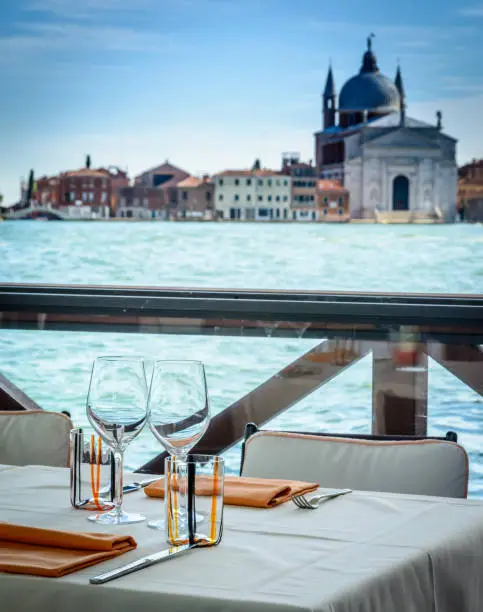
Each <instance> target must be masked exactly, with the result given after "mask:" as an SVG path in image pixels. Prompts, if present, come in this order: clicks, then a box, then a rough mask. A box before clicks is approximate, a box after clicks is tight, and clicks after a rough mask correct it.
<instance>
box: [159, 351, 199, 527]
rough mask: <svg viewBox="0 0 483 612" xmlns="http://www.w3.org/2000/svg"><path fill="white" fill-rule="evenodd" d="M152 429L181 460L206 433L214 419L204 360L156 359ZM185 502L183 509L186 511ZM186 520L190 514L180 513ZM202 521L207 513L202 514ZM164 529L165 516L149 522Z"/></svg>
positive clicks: (180, 517) (182, 519) (182, 518)
mask: <svg viewBox="0 0 483 612" xmlns="http://www.w3.org/2000/svg"><path fill="white" fill-rule="evenodd" d="M148 412H149V418H148V423H149V427H150V429H151V431H152V432H153V434H154V436H155V437H156V439H157V440H159V442H161V444H162V445H163V446H164V448H165V449H166V450H167V451H168V453H169V454H170V455H171V456H174V457H176V459H177V461H178V463H179V462H186V460H187V457H188V453H189V452H190V450H191V449H192V448H193V446H194V445H195V444H196V443H197V442H198V441H199V440H200V438H201V437H202V436H203V434H204V433H205V431H206V429H207V427H208V424H209V421H210V408H209V402H208V389H207V385H206V375H205V368H204V366H203V364H202V363H201V362H200V361H164V360H156V361H155V362H154V366H153V374H152V377H151V385H150V387H149V396H148ZM182 508H183V504H180V512H181V513H182V514H183V510H182ZM178 518H179V520H180V521H181V522H182V521H184V520H186V516H183V515H181V516H179V517H178ZM199 520H200V521H202V520H203V517H202V516H200V517H199ZM148 525H149V526H150V527H153V528H154V529H164V527H165V523H164V520H159V521H152V522H150V523H148Z"/></svg>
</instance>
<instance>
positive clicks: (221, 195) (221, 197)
mask: <svg viewBox="0 0 483 612" xmlns="http://www.w3.org/2000/svg"><path fill="white" fill-rule="evenodd" d="M218 199H219V200H220V202H221V201H222V200H223V194H222V193H220V195H219V196H218Z"/></svg>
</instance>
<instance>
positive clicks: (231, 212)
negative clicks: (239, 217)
mask: <svg viewBox="0 0 483 612" xmlns="http://www.w3.org/2000/svg"><path fill="white" fill-rule="evenodd" d="M236 212H237V211H236V208H230V219H236Z"/></svg>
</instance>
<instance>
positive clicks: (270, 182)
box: [267, 179, 272, 187]
mask: <svg viewBox="0 0 483 612" xmlns="http://www.w3.org/2000/svg"><path fill="white" fill-rule="evenodd" d="M267 185H268V186H269V187H271V186H272V179H268V181H267Z"/></svg>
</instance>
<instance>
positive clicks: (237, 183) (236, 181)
mask: <svg viewBox="0 0 483 612" xmlns="http://www.w3.org/2000/svg"><path fill="white" fill-rule="evenodd" d="M239 184H240V179H235V185H236V186H237V187H238V185H239Z"/></svg>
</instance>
